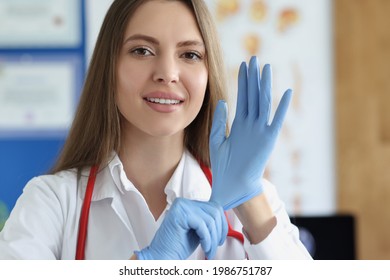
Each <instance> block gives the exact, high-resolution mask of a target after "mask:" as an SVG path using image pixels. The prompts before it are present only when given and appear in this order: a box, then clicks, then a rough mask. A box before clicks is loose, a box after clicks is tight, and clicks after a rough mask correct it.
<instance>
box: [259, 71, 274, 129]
mask: <svg viewBox="0 0 390 280" xmlns="http://www.w3.org/2000/svg"><path fill="white" fill-rule="evenodd" d="M271 92H272V72H271V66H270V65H269V64H266V65H265V66H264V68H263V72H262V73H261V81H260V116H259V117H260V120H261V123H262V124H268V122H269V119H270V114H271V108H272V96H271Z"/></svg>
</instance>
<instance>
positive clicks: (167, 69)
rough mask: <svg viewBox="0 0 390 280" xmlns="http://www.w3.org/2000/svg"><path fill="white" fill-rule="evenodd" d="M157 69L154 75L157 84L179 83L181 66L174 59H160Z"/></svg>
mask: <svg viewBox="0 0 390 280" xmlns="http://www.w3.org/2000/svg"><path fill="white" fill-rule="evenodd" d="M155 67H156V68H155V69H154V73H153V80H154V81H155V82H158V83H163V84H171V83H177V82H178V81H179V65H178V61H176V59H175V58H174V57H169V56H161V57H159V58H158V59H157V63H156V65H155Z"/></svg>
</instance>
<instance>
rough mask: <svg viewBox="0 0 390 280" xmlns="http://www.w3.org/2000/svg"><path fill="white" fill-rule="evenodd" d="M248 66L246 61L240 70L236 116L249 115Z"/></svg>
mask: <svg viewBox="0 0 390 280" xmlns="http://www.w3.org/2000/svg"><path fill="white" fill-rule="evenodd" d="M247 86H248V68H247V65H246V63H245V62H242V63H241V65H240V70H239V72H238V92H237V107H236V117H238V118H240V117H243V118H245V117H246V116H247V115H248V95H247V92H248V88H247Z"/></svg>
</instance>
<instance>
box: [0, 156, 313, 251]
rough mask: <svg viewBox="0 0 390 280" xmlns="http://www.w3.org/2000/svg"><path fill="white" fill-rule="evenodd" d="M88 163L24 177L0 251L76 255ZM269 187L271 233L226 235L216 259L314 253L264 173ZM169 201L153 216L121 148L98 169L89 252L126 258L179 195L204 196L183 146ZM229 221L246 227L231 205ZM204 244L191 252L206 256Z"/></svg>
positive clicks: (203, 184) (202, 180)
mask: <svg viewBox="0 0 390 280" xmlns="http://www.w3.org/2000/svg"><path fill="white" fill-rule="evenodd" d="M88 174H89V171H88V170H86V171H85V172H83V174H82V176H80V178H77V177H78V176H77V172H76V170H68V171H61V172H58V173H56V174H54V175H44V176H39V177H35V178H33V179H32V180H30V182H28V183H27V185H26V187H25V188H24V190H23V194H22V195H21V196H20V198H19V199H18V201H17V203H16V205H15V207H14V209H13V210H12V212H11V215H10V217H9V218H8V220H7V222H6V224H5V226H4V228H3V230H2V232H0V259H74V258H75V254H76V243H77V234H78V225H79V218H80V212H81V208H82V204H83V199H84V194H85V189H86V185H87V180H88ZM264 192H265V194H266V197H267V199H268V201H269V203H270V205H271V208H272V210H273V212H274V214H275V216H276V218H277V225H276V227H275V228H274V229H273V231H272V232H271V233H270V234H269V235H268V237H267V238H266V239H265V240H263V241H262V242H260V243H259V244H256V245H251V244H250V242H249V241H248V240H247V239H246V238H245V242H244V245H242V244H241V243H240V242H239V241H238V240H236V239H234V238H230V237H228V238H227V240H226V241H225V243H224V244H223V245H222V246H220V247H219V248H218V250H217V253H216V256H215V259H245V257H246V256H248V257H249V259H311V256H310V255H309V253H308V252H307V250H306V249H305V247H304V246H303V244H302V243H301V242H300V240H299V236H298V229H297V228H296V227H295V226H294V225H293V224H291V222H290V219H289V217H288V215H287V213H286V211H285V208H284V205H283V203H282V201H281V200H280V199H279V197H278V195H277V193H276V190H275V187H274V186H273V185H272V184H271V183H269V182H268V181H264ZM165 193H166V195H167V207H166V209H165V210H164V211H163V213H162V214H161V216H160V217H159V218H158V220H157V221H156V220H155V219H154V216H153V215H152V213H151V212H150V210H149V208H148V205H147V204H146V201H145V199H144V198H143V196H142V195H141V193H140V192H139V191H138V190H137V189H136V188H135V186H134V185H133V184H132V183H131V182H130V181H129V180H128V178H127V177H126V174H125V172H124V169H123V165H122V163H121V161H120V159H119V157H118V156H117V155H115V156H114V158H113V160H112V161H111V162H110V163H109V164H108V165H107V166H106V167H104V168H103V169H102V170H101V171H100V172H99V173H98V175H97V178H96V182H95V189H94V192H93V195H92V202H91V208H90V214H89V221H88V236H87V241H86V250H85V258H86V259H129V258H130V256H131V255H133V252H134V251H135V250H140V249H142V248H144V247H146V246H147V245H149V244H150V242H151V240H152V239H153V237H154V235H155V233H156V231H157V229H158V227H159V226H160V224H161V223H162V221H163V220H164V217H165V214H166V211H167V210H168V209H169V207H170V206H171V205H172V202H173V201H174V200H175V198H177V197H184V198H188V199H193V200H201V201H207V200H208V199H209V197H210V194H211V188H210V185H209V183H208V181H207V178H206V177H205V175H204V173H203V171H202V170H201V168H200V166H199V164H198V162H197V161H196V160H195V159H194V158H193V157H192V155H191V154H190V153H189V152H187V151H186V152H184V154H183V156H182V159H181V160H180V163H179V165H178V167H177V168H176V170H175V172H174V174H173V176H172V177H171V179H170V181H169V182H168V184H167V186H166V188H165ZM227 216H228V219H229V221H230V223H231V225H232V227H233V228H234V229H235V230H237V231H241V230H242V225H241V223H240V221H239V220H238V218H237V217H236V216H235V214H234V212H233V211H231V210H230V211H228V213H227ZM204 258H205V256H204V253H203V251H202V249H201V247H200V246H199V247H198V248H197V249H196V250H195V251H194V253H193V254H192V255H191V256H190V257H189V259H204Z"/></svg>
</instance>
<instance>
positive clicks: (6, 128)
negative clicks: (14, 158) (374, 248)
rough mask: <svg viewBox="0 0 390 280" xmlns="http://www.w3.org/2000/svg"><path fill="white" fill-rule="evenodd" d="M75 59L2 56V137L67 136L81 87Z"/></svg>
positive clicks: (72, 56)
mask: <svg viewBox="0 0 390 280" xmlns="http://www.w3.org/2000/svg"><path fill="white" fill-rule="evenodd" d="M81 65H82V61H81V59H80V58H79V57H78V56H76V55H70V54H64V55H59V54H56V55H55V56H51V55H45V56H43V55H41V56H33V55H26V54H24V55H8V56H2V55H0V137H9V136H12V137H15V136H23V137H25V136H39V137H50V136H51V135H65V133H66V131H67V129H68V128H69V127H70V124H71V121H72V118H73V113H74V108H75V107H76V102H77V100H78V95H79V93H80V88H81V83H82V72H81V69H82V67H81Z"/></svg>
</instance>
